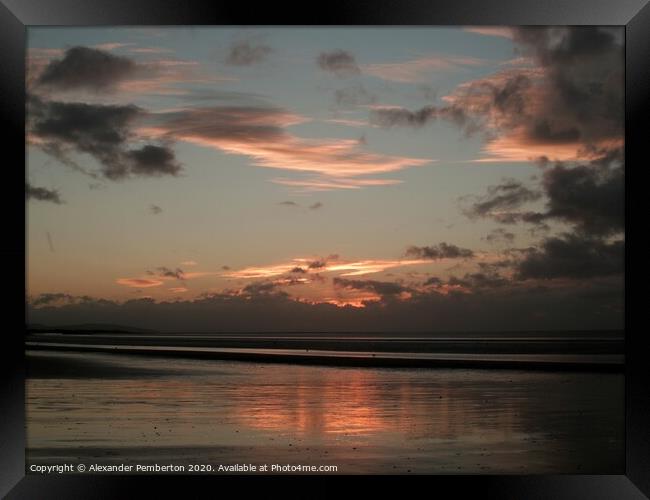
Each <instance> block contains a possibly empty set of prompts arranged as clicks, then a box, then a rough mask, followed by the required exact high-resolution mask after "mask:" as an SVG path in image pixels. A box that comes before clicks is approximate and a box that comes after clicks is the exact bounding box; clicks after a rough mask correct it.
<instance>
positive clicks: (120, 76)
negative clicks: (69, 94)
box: [37, 47, 137, 91]
mask: <svg viewBox="0 0 650 500" xmlns="http://www.w3.org/2000/svg"><path fill="white" fill-rule="evenodd" d="M136 72H137V65H136V63H135V62H134V61H132V60H131V59H128V58H126V57H121V56H117V55H114V54H111V53H109V52H106V51H103V50H99V49H93V48H89V47H71V48H69V49H67V50H66V51H65V54H64V56H63V58H61V59H53V60H52V61H50V62H49V64H48V65H47V66H46V67H45V69H44V70H43V72H42V73H41V75H40V76H39V78H38V80H37V83H38V84H39V85H45V86H48V87H52V88H55V89H59V90H77V89H86V90H92V91H106V90H110V89H111V88H112V87H113V86H114V85H116V84H117V83H119V82H121V81H124V80H126V79H128V78H131V77H133V76H134V75H135V74H136Z"/></svg>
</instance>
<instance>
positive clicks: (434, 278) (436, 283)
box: [423, 276, 444, 286]
mask: <svg viewBox="0 0 650 500" xmlns="http://www.w3.org/2000/svg"><path fill="white" fill-rule="evenodd" d="M443 283H444V282H443V280H442V279H440V278H438V277H437V276H432V277H431V278H429V279H427V280H426V281H425V282H424V283H423V285H424V286H430V285H433V286H440V285H442V284H443Z"/></svg>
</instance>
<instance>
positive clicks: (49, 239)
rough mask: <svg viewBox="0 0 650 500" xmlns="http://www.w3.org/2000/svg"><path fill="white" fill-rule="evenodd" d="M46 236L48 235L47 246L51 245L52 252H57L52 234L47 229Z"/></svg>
mask: <svg viewBox="0 0 650 500" xmlns="http://www.w3.org/2000/svg"><path fill="white" fill-rule="evenodd" d="M45 236H46V237H47V246H48V247H50V252H52V253H55V250H54V242H53V241H52V235H51V234H50V232H49V231H47V232H46V233H45Z"/></svg>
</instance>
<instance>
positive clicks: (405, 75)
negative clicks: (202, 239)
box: [362, 56, 485, 83]
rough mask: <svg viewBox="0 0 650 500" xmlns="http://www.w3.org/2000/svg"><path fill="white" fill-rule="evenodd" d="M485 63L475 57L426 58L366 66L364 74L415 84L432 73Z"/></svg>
mask: <svg viewBox="0 0 650 500" xmlns="http://www.w3.org/2000/svg"><path fill="white" fill-rule="evenodd" d="M483 64H485V61H484V60H482V59H478V58H475V57H460V56H428V57H421V58H418V59H411V60H409V61H401V62H395V63H377V64H366V65H364V66H362V70H363V72H364V73H366V74H369V75H372V76H376V77H378V78H383V79H384V80H390V81H394V82H404V83H417V82H426V81H429V80H430V79H431V74H432V72H434V71H441V70H452V69H459V68H463V67H466V66H480V65H483Z"/></svg>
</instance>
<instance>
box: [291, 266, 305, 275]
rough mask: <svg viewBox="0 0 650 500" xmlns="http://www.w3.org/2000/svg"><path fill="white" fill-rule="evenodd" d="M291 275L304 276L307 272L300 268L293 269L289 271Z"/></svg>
mask: <svg viewBox="0 0 650 500" xmlns="http://www.w3.org/2000/svg"><path fill="white" fill-rule="evenodd" d="M289 272H291V273H296V274H305V273H306V272H307V271H305V270H304V269H303V268H302V267H294V268H293V269H292V270H291V271H289Z"/></svg>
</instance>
